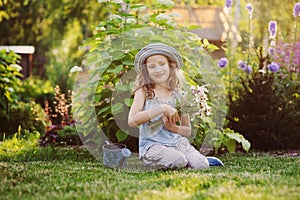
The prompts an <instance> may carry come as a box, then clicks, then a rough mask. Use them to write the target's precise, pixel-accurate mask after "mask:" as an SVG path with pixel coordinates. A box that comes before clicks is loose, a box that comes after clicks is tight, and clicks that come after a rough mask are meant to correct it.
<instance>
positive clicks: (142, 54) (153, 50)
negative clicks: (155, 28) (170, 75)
mask: <svg viewBox="0 0 300 200" xmlns="http://www.w3.org/2000/svg"><path fill="white" fill-rule="evenodd" d="M154 55H164V56H166V57H168V58H169V59H171V60H172V61H174V62H175V63H176V67H177V68H178V69H180V68H181V67H182V65H183V62H182V58H181V56H180V54H179V53H178V51H177V50H176V49H174V48H173V47H170V46H168V45H165V44H163V43H154V44H149V45H147V46H145V47H143V48H142V49H141V50H140V51H139V52H138V53H137V54H136V56H135V59H134V68H135V71H136V72H139V71H140V69H141V67H142V66H143V64H145V61H146V60H147V58H148V57H150V56H154Z"/></svg>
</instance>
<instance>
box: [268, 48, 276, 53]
mask: <svg viewBox="0 0 300 200" xmlns="http://www.w3.org/2000/svg"><path fill="white" fill-rule="evenodd" d="M268 52H269V54H271V55H274V54H275V49H274V48H273V47H269V49H268Z"/></svg>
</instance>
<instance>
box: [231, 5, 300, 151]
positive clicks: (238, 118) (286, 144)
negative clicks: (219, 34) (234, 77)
mask: <svg viewBox="0 0 300 200" xmlns="http://www.w3.org/2000/svg"><path fill="white" fill-rule="evenodd" d="M249 8H250V7H247V9H248V11H249ZM277 26H278V25H277V22H276V21H274V20H271V21H270V22H269V26H268V31H269V41H270V47H269V51H268V52H264V50H263V48H262V47H259V48H257V49H253V48H249V51H248V52H247V55H248V56H247V58H248V59H246V60H240V61H239V62H238V64H237V65H238V68H239V69H241V70H243V71H244V72H245V74H244V76H241V77H239V81H240V85H239V87H238V88H237V94H236V96H235V98H234V99H233V100H232V101H231V102H230V109H229V115H228V120H229V124H228V127H230V128H232V129H233V130H236V131H238V132H241V133H242V134H243V135H244V136H245V137H246V138H247V139H249V140H250V142H251V144H252V145H253V147H254V148H256V149H262V150H270V149H282V148H285V149H288V148H298V144H297V142H295V141H299V134H297V133H299V131H300V129H299V128H300V124H299V120H297V119H298V118H299V116H300V115H299V114H300V112H299V102H300V98H299V95H298V91H299V89H300V84H299V79H298V80H296V79H295V77H297V76H294V75H295V73H296V74H297V73H298V72H295V71H291V70H287V69H288V67H286V66H284V65H282V64H281V63H279V62H278V61H279V60H278V59H276V56H274V55H276V54H278V53H280V52H282V51H284V49H281V48H278V46H277V44H276V43H277V41H276V38H277V37H276V36H277V30H278V29H277ZM250 34H251V33H250ZM249 41H250V40H249ZM249 46H250V45H249ZM253 53H254V54H253ZM251 54H252V55H251ZM249 55H250V56H251V59H249ZM254 55H255V56H254ZM291 55H292V54H289V55H287V54H286V58H287V60H288V61H290V59H292V58H291ZM289 63H290V62H289ZM293 74H294V75H293ZM290 77H294V78H290ZM287 86H288V88H287Z"/></svg>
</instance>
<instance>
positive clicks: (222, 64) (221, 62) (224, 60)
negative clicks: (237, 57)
mask: <svg viewBox="0 0 300 200" xmlns="http://www.w3.org/2000/svg"><path fill="white" fill-rule="evenodd" d="M227 64H228V60H227V58H221V59H220V60H219V61H218V66H219V67H221V68H224V67H226V65H227Z"/></svg>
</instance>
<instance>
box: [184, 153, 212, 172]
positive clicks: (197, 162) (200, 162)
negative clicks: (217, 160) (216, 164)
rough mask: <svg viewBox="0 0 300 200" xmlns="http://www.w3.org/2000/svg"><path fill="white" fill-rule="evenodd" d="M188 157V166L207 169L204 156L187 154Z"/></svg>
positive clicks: (207, 164)
mask: <svg viewBox="0 0 300 200" xmlns="http://www.w3.org/2000/svg"><path fill="white" fill-rule="evenodd" d="M187 158H188V166H189V167H191V168H194V169H207V168H209V163H208V160H207V159H206V158H205V156H202V155H201V156H199V155H189V156H187Z"/></svg>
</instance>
